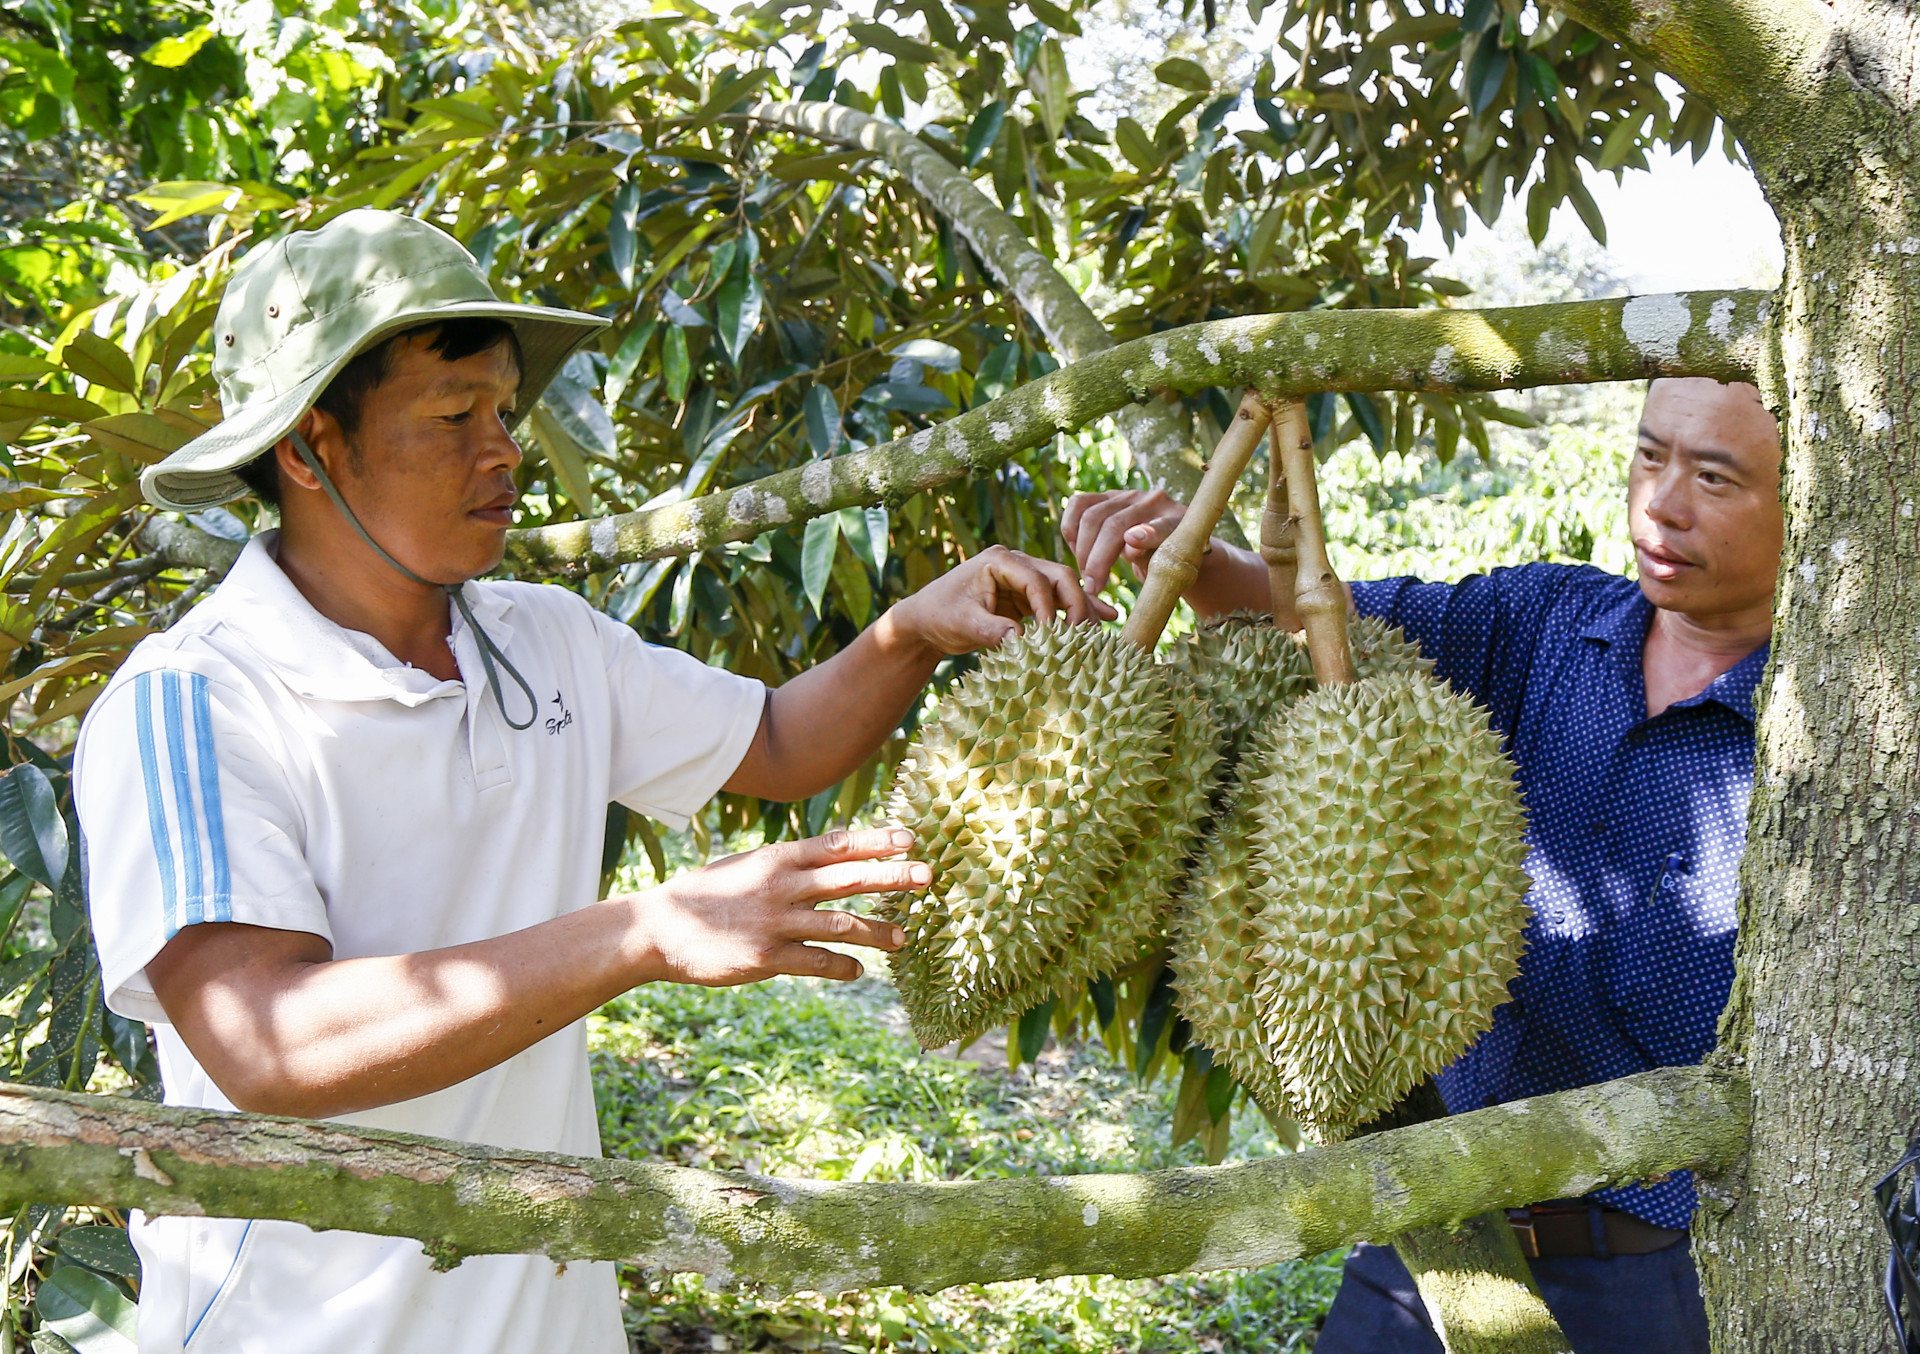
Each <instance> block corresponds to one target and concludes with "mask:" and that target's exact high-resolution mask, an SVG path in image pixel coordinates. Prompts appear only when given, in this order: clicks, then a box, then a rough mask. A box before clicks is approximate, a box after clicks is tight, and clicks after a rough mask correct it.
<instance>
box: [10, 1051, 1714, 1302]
mask: <svg viewBox="0 0 1920 1354" xmlns="http://www.w3.org/2000/svg"><path fill="white" fill-rule="evenodd" d="M1746 1100H1747V1096H1746V1089H1745V1087H1744V1086H1742V1085H1741V1083H1740V1081H1739V1079H1738V1078H1737V1077H1731V1076H1727V1075H1724V1074H1721V1073H1718V1072H1714V1071H1712V1070H1709V1069H1702V1068H1694V1067H1673V1068H1662V1069H1660V1070H1658V1071H1654V1072H1646V1073H1642V1074H1641V1075H1639V1076H1635V1077H1626V1078H1623V1079H1621V1080H1619V1081H1612V1082H1608V1083H1606V1084H1605V1085H1601V1086H1590V1087H1586V1088H1583V1089H1581V1090H1578V1091H1568V1092H1565V1093H1563V1094H1560V1095H1552V1096H1542V1097H1540V1098H1538V1099H1534V1100H1522V1101H1517V1102H1515V1103H1513V1104H1510V1105H1499V1106H1496V1107H1494V1108H1492V1109H1485V1110H1477V1111H1475V1112H1473V1113H1471V1114H1463V1115H1458V1116H1456V1117H1454V1118H1451V1119H1447V1120H1444V1121H1441V1122H1436V1123H1428V1124H1416V1125H1414V1126H1412V1127H1408V1128H1403V1129H1399V1130H1397V1131H1394V1132H1390V1133H1381V1134H1378V1135H1376V1136H1374V1137H1370V1138H1366V1139H1364V1140H1361V1141H1357V1142H1350V1143H1340V1144H1337V1145H1335V1146H1332V1147H1324V1148H1320V1149H1318V1150H1316V1151H1312V1152H1302V1153H1299V1154H1298V1155H1291V1156H1281V1157H1274V1158H1270V1159H1268V1160H1265V1161H1254V1162H1248V1163H1246V1164H1244V1165H1238V1166H1202V1167H1192V1168H1188V1169H1184V1170H1171V1171H1155V1172H1151V1173H1148V1174H1141V1175H1081V1176H1056V1177H1052V1178H1040V1177H1025V1178H1016V1179H1008V1180H966V1181H953V1182H947V1183H940V1184H928V1185H889V1184H869V1183H855V1182H840V1183H833V1182H827V1181H820V1180H790V1179H779V1178H775V1177H769V1176H749V1175H744V1174H721V1173H720V1172H717V1171H696V1170H689V1169H687V1168H685V1167H681V1166H665V1165H659V1164H654V1163H649V1162H636V1161H602V1160H599V1159H597V1158H592V1159H589V1158H580V1157H564V1156H559V1155H556V1154H553V1153H546V1152H522V1151H505V1150H502V1149H499V1148H491V1147H481V1146H475V1145H473V1144H469V1143H456V1142H446V1141H443V1140H440V1139H437V1138H423V1137H417V1136H415V1135H413V1134H408V1133H383V1132H378V1131H375V1130H371V1129H357V1128H350V1127H347V1126H345V1125H341V1124H330V1123H316V1122H312V1121H308V1120H300V1119H279V1118H272V1117H269V1116H266V1115H251V1114H225V1113H222V1112H220V1111H218V1110H198V1109H175V1108H165V1107H162V1106H159V1105H151V1104H147V1103H145V1102H143V1101H136V1100H127V1099H121V1098H117V1097H113V1096H85V1095H72V1094H68V1093H65V1092H61V1091H47V1090H40V1089H38V1088H35V1087H28V1086H7V1085H4V1084H0V1208H4V1209H7V1210H11V1209H14V1208H17V1207H19V1206H21V1205H23V1204H27V1203H32V1202H36V1201H39V1200H44V1199H55V1200H59V1201H61V1202H63V1203H70V1204H83V1205H92V1206H95V1207H104V1208H140V1209H144V1210H146V1211H147V1212H148V1213H150V1214H184V1215H188V1216H212V1217H233V1218H282V1219H287V1220H291V1221H294V1222H302V1223H305V1224H307V1225H308V1226H310V1227H314V1228H339V1229H345V1230H349V1231H359V1232H372V1233H376V1234H378V1235H381V1236H409V1237H415V1238H418V1239H419V1240H420V1241H421V1242H422V1244H423V1245H424V1246H425V1248H426V1250H427V1253H428V1254H430V1255H432V1256H433V1257H434V1259H435V1262H436V1263H438V1264H440V1265H442V1266H446V1265H453V1264H458V1263H459V1261H460V1259H461V1257H462V1256H467V1255H491V1254H501V1253H509V1252H527V1253H535V1254H541V1255H546V1256H549V1257H551V1258H552V1259H554V1260H578V1259H601V1260H615V1259H631V1260H639V1261H641V1262H642V1263H644V1264H647V1265H650V1266H653V1267H656V1268H660V1269H667V1270H678V1271H691V1272H696V1273H701V1274H705V1275H707V1276H709V1278H710V1279H712V1280H715V1281H718V1282H723V1283H731V1282H736V1281H744V1282H750V1283H754V1284H758V1285H762V1286H765V1287H767V1288H771V1289H777V1290H780V1291H783V1292H791V1291H794V1290H798V1289H811V1290H813V1291H815V1292H823V1293H836V1292H840V1291H842V1290H845V1289H850V1288H871V1287H877V1286H883V1285H901V1286H904V1287H908V1288H913V1289H916V1290H921V1291H931V1290H933V1289H937V1288H945V1287H948V1286H950V1285H953V1284H960V1283H991V1282H994V1281H997V1280H1001V1279H1026V1278H1051V1277H1053V1276H1055V1275H1060V1274H1117V1275H1122V1276H1128V1277H1137V1276H1143V1275H1150V1274H1170V1273H1175V1272H1179V1271H1185V1270H1211V1269H1229V1268H1240V1267H1245V1266H1254V1265H1269V1264H1273V1263H1275V1262H1277V1261H1281V1260H1290V1259H1294V1258H1296V1257H1299V1256H1304V1255H1318V1254H1320V1253H1321V1252H1323V1251H1327V1250H1331V1249H1333V1248H1334V1247H1336V1246H1343V1245H1347V1244H1349V1243H1351V1242H1353V1241H1356V1240H1359V1239H1361V1238H1367V1237H1387V1236H1392V1235H1394V1234H1396V1233H1399V1232H1403V1231H1406V1230H1407V1229H1408V1228H1411V1227H1424V1226H1428V1225H1431V1224H1436V1223H1437V1224H1447V1225H1450V1224H1453V1223H1455V1222H1457V1221H1458V1220H1459V1219H1460V1218H1463V1217H1467V1216H1470V1215H1472V1214H1474V1213H1478V1212H1481V1211H1483V1210H1485V1209H1487V1208H1490V1207H1505V1206H1508V1205H1512V1204H1520V1203H1524V1202H1527V1201H1529V1200H1533V1199H1541V1198H1549V1197H1554V1196H1560V1195H1568V1194H1580V1193H1584V1192H1585V1191H1587V1190H1590V1189H1596V1188H1599V1187H1601V1186H1603V1185H1606V1184H1609V1183H1612V1182H1615V1181H1620V1180H1636V1179H1641V1178H1644V1177H1646V1176H1649V1175H1654V1174H1658V1173H1659V1172H1662V1171H1672V1170H1680V1169H1686V1168H1693V1167H1700V1166H1706V1165H1710V1164H1713V1163H1716V1162H1722V1161H1726V1160H1730V1159H1732V1158H1733V1157H1735V1156H1737V1155H1738V1154H1739V1153H1740V1151H1741V1150H1742V1149H1743V1147H1744V1144H1745V1141H1746Z"/></svg>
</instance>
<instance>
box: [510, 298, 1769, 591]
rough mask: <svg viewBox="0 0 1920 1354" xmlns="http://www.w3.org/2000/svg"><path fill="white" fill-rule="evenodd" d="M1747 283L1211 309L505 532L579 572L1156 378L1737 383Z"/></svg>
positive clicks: (1094, 410) (553, 565) (1353, 386)
mask: <svg viewBox="0 0 1920 1354" xmlns="http://www.w3.org/2000/svg"><path fill="white" fill-rule="evenodd" d="M1770 308H1771V303H1770V301H1769V298H1768V297H1767V295H1766V294H1765V293H1763V292H1753V291H1712V292H1689V293H1680V294H1675V295H1661V296H1635V297H1628V298H1624V299H1615V300H1606V301H1575V302H1569V303H1566V304H1561V305H1542V306H1515V307H1509V308H1506V309H1498V310H1341V311H1331V310H1316V311H1301V312H1296V313H1294V314H1288V315H1252V316H1247V317H1245V318H1242V319H1233V320H1212V321H1208V322H1207V323H1204V324H1194V325H1188V326H1186V327H1185V328H1182V329H1170V330H1167V331H1166V332H1165V333H1161V334H1155V335H1153V336H1151V337H1150V338H1142V339H1135V340H1133V341H1132V342H1130V343H1123V344H1121V345H1119V346H1118V347H1115V348H1109V349H1107V350H1106V351H1104V352H1099V353H1095V354H1094V355H1093V356H1091V357H1087V358H1083V359H1082V360H1080V361H1078V362H1076V363H1074V364H1073V365H1072V366H1069V367H1063V368H1061V369H1060V370H1059V371H1056V372H1053V373H1051V374H1050V375H1047V376H1044V377H1042V378H1041V379H1039V380H1037V381H1031V382H1029V383H1028V384H1026V385H1024V386H1021V387H1019V388H1018V389H1016V390H1011V391H1009V392H1007V393H1006V394H1005V395H1002V396H1001V397H1000V398H999V399H997V400H994V401H993V402H992V403H990V404H984V405H981V406H979V407H978V408H975V409H970V410H968V411H967V412H966V413H964V414H960V415H958V416H957V417H955V418H952V419H949V420H948V421H947V422H945V423H942V424H940V425H939V426H938V427H935V428H930V429H928V430H926V431H924V432H919V433H915V434H914V435H913V436H911V437H903V438H899V439H897V440H895V441H892V442H888V443H885V444H883V445H881V446H878V447H873V448H870V449H868V450H866V451H860V452H854V453H851V454H849V455H845V456H836V457H833V458H832V459H830V460H824V461H815V462H813V463H812V464H810V465H806V466H802V467H799V468H797V469H794V470H785V471H782V472H780V473H779V474H777V475H769V476H768V477H766V478H765V479H762V480H756V481H754V482H753V483H751V484H746V485H741V486H739V487H737V488H733V489H726V490H722V491H721V492H719V493H715V494H709V495H707V496H706V497H704V498H696V499H690V500H688V501H687V502H685V503H677V504H673V505H671V506H668V507H663V508H654V509H651V510H647V511H641V512H633V513H625V514H621V515H619V516H614V517H603V518H599V519H597V520H594V521H585V522H565V523H560V524H558V525H555V526H548V527H536V528H533V529H531V530H527V531H521V532H516V533H514V534H513V536H512V537H510V538H509V545H508V548H509V551H510V553H511V554H512V555H513V557H514V558H515V559H516V560H517V561H518V562H519V563H520V564H521V565H522V566H523V567H525V568H527V569H529V570H534V571H541V572H550V573H585V572H590V571H593V570H597V569H606V568H611V567H614V566H617V565H621V564H627V563H631V562H632V561H634V560H642V559H658V558H661V557H663V556H667V555H688V554H694V553H697V552H699V551H701V550H707V549H711V548H712V547H714V546H717V545H720V544H722V543H724V542H727V541H741V540H749V539H751V538H753V537H755V536H757V535H759V534H760V533H761V532H763V531H766V530H768V529H770V528H772V527H776V526H780V525H782V524H783V523H787V522H798V521H804V520H806V519H807V518H810V517H818V516H820V515H821V514H822V513H827V512H833V511H836V510H837V509H840V508H846V507H853V506H855V505H858V504H871V503H880V502H890V503H898V502H900V501H902V500H904V499H906V498H908V497H910V496H912V495H913V494H916V493H918V492H920V491H921V490H922V489H929V488H932V487H933V486H935V485H938V484H945V483H947V482H949V481H951V480H955V479H958V478H960V477H961V476H963V475H968V474H979V473H980V472H982V471H986V470H991V469H993V468H994V467H996V466H998V465H1000V464H1002V463H1003V462H1005V461H1006V460H1007V459H1008V458H1009V457H1011V456H1014V455H1015V454H1017V453H1019V452H1022V451H1026V450H1029V449H1030V448H1033V447H1037V446H1040V445H1042V444H1043V443H1045V442H1047V441H1048V440H1050V439H1051V438H1052V437H1053V436H1054V434H1055V433H1057V432H1071V431H1073V430H1074V429H1076V428H1080V427H1082V426H1084V425H1086V424H1087V423H1090V422H1092V421H1093V420H1094V419H1097V418H1100V417H1102V416H1103V415H1106V414H1110V413H1113V412H1115V411H1116V410H1119V409H1124V408H1126V407H1128V405H1130V404H1133V403H1136V402H1139V401H1144V400H1149V399H1152V398H1155V396H1154V394H1153V392H1154V391H1156V390H1165V389H1168V388H1171V389H1174V390H1176V391H1180V392H1182V393H1185V392H1189V391H1195V390H1200V389H1203V388H1205V387H1207V386H1215V385H1217V386H1225V387H1226V388H1227V389H1229V390H1237V389H1240V388H1241V387H1243V386H1251V387H1254V388H1255V389H1257V390H1259V391H1260V393H1261V394H1262V395H1264V396H1266V397H1267V398H1268V399H1278V398H1281V397H1283V396H1289V395H1307V394H1312V393H1314V392H1317V391H1322V390H1432V391H1467V390H1514V389H1522V388H1525V387H1529V386H1542V385H1564V384H1569V383H1576V382H1587V381H1627V380H1635V379H1640V378H1644V377H1649V376H1712V377H1717V378H1719V379H1720V380H1726V381H1732V380H1741V381H1746V380H1752V379H1753V374H1754V371H1755V368H1756V367H1757V366H1758V364H1759V363H1760V361H1761V358H1762V353H1763V347H1764V345H1765V343H1766V342H1767V341H1768V339H1767V335H1768V332H1769V329H1768V316H1769V313H1770Z"/></svg>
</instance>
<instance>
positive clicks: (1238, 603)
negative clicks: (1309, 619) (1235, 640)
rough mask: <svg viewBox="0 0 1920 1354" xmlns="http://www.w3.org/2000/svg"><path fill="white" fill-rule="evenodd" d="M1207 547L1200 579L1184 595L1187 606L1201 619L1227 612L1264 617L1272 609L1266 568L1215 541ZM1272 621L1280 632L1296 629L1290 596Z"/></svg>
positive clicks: (1251, 555) (1248, 554)
mask: <svg viewBox="0 0 1920 1354" xmlns="http://www.w3.org/2000/svg"><path fill="white" fill-rule="evenodd" d="M1208 547H1209V548H1208V550H1207V553H1206V556H1205V558H1203V559H1202V560H1201V562H1200V576H1199V577H1198V578H1196V579H1194V580H1193V586H1192V587H1190V588H1188V589H1187V592H1186V598H1187V604H1188V605H1189V606H1191V607H1192V608H1193V609H1194V611H1196V612H1197V613H1199V615H1200V617H1201V619H1203V620H1207V619H1211V618H1212V617H1215V616H1222V615H1225V614H1226V613H1227V612H1229V611H1257V612H1260V613H1262V614H1265V613H1267V612H1269V611H1272V610H1273V597H1272V590H1271V589H1270V588H1269V587H1268V585H1267V565H1266V562H1265V561H1264V560H1262V559H1261V558H1260V556H1258V555H1256V554H1254V553H1253V552H1252V551H1251V550H1242V549H1240V548H1239V547H1237V546H1232V545H1228V544H1227V543H1226V542H1225V541H1222V540H1219V539H1217V538H1216V539H1214V540H1212V541H1209V542H1208ZM1275 619H1276V620H1277V621H1278V622H1279V625H1280V627H1281V628H1282V629H1283V630H1298V629H1299V628H1300V618H1299V616H1298V615H1297V614H1295V612H1294V609H1293V599H1292V598H1291V597H1289V598H1287V599H1286V601H1285V603H1284V610H1282V611H1280V612H1278V613H1277V614H1276V616H1275Z"/></svg>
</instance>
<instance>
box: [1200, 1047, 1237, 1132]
mask: <svg viewBox="0 0 1920 1354" xmlns="http://www.w3.org/2000/svg"><path fill="white" fill-rule="evenodd" d="M1239 1089H1240V1086H1239V1083H1237V1082H1235V1081H1234V1079H1233V1073H1231V1072H1229V1071H1228V1070H1227V1069H1226V1068H1224V1067H1214V1066H1212V1065H1211V1060H1209V1066H1208V1069H1207V1118H1209V1119H1211V1120H1212V1121H1213V1122H1214V1123H1216V1124H1217V1123H1221V1122H1223V1121H1224V1120H1225V1119H1226V1118H1227V1116H1228V1115H1229V1114H1231V1113H1232V1111H1233V1094H1234V1092H1235V1091H1237V1090H1239Z"/></svg>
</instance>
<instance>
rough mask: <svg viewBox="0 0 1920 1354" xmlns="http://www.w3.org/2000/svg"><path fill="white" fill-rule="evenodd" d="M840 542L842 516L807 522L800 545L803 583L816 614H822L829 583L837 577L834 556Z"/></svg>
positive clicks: (837, 515)
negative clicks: (834, 568)
mask: <svg viewBox="0 0 1920 1354" xmlns="http://www.w3.org/2000/svg"><path fill="white" fill-rule="evenodd" d="M839 545H840V517H839V514H837V513H836V514H834V515H832V516H828V517H816V518H814V519H813V520H812V521H811V522H808V523H807V529H806V534H805V536H804V538H803V540H802V543H801V546H800V583H801V586H802V587H803V588H804V589H805V590H806V597H807V604H808V605H809V606H811V607H812V608H813V614H814V615H816V616H818V615H821V614H823V613H822V604H823V602H824V601H825V599H826V595H827V583H828V581H829V580H830V579H831V578H832V577H833V557H834V554H835V553H836V551H837V549H838V547H839Z"/></svg>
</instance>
